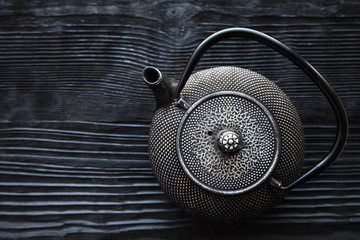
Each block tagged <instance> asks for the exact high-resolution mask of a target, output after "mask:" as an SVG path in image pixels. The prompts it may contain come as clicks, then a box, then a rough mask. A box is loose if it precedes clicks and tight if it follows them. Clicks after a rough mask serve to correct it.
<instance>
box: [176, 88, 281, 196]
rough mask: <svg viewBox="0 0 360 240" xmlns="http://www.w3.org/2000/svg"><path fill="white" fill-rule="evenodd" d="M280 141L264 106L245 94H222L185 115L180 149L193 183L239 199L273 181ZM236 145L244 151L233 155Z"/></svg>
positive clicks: (201, 103) (180, 135) (226, 92)
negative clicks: (253, 189) (257, 187)
mask: <svg viewBox="0 0 360 240" xmlns="http://www.w3.org/2000/svg"><path fill="white" fill-rule="evenodd" d="M236 135H238V136H239V137H237V136H236ZM240 136H241V138H240ZM240 140H241V143H240ZM219 141H220V142H219ZM236 141H237V142H236ZM279 141H280V137H279V131H278V128H277V125H276V122H275V120H274V119H273V117H272V115H271V114H270V112H269V111H267V109H266V108H265V107H264V106H263V105H262V104H261V103H259V102H258V101H256V99H253V98H250V97H249V96H247V95H245V94H241V93H237V92H232V91H221V92H217V93H215V94H210V95H208V96H206V97H205V98H202V99H200V100H199V101H197V102H196V103H194V104H193V105H192V106H191V108H190V109H189V110H187V112H186V113H185V115H184V117H183V119H182V121H181V123H180V126H179V130H178V134H177V139H176V144H177V146H176V147H177V153H178V158H179V160H180V163H181V165H182V167H183V168H184V171H185V172H186V173H187V175H188V176H189V177H190V178H191V179H192V180H193V181H194V182H195V183H197V184H198V185H199V186H202V187H204V188H205V189H207V190H209V191H213V192H215V193H219V194H238V193H241V192H245V191H249V190H250V189H252V188H254V187H256V186H257V185H259V184H260V183H261V182H263V181H264V180H265V179H266V177H267V176H269V174H270V173H271V171H272V170H273V167H274V166H275V164H276V161H277V158H278V155H279V147H280V142H279ZM229 142H230V143H231V144H230V143H229ZM219 144H220V147H219ZM235 144H236V146H239V145H240V144H241V145H242V148H241V150H239V151H237V152H233V153H231V151H230V150H234V146H235ZM231 148H232V149H231Z"/></svg>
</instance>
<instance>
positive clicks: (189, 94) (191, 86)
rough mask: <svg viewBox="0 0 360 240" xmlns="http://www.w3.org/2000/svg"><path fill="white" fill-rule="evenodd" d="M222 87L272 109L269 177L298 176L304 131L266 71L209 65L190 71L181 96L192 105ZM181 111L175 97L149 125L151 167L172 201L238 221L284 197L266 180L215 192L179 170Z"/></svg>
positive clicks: (189, 209)
mask: <svg viewBox="0 0 360 240" xmlns="http://www.w3.org/2000/svg"><path fill="white" fill-rule="evenodd" d="M220 91H235V92H240V93H242V94H246V95H249V96H251V97H253V98H255V99H256V100H257V101H259V102H261V103H262V104H263V105H264V106H265V107H266V108H267V109H268V110H269V111H270V112H271V115H272V116H273V117H274V119H275V120H276V123H277V126H278V129H279V130H280V136H281V150H280V156H279V159H278V161H277V164H276V166H275V168H274V170H273V172H272V174H271V176H272V177H274V178H276V179H278V180H280V181H281V182H282V183H283V184H284V185H287V184H289V183H290V182H292V181H293V180H294V179H296V177H297V176H298V174H299V171H300V168H301V165H302V161H303V157H304V136H303V130H302V127H301V121H300V118H299V116H298V114H297V112H296V109H295V107H294V106H293V105H292V104H291V102H290V100H289V98H288V97H287V96H286V95H285V94H284V93H283V92H282V91H281V90H280V88H278V87H277V86H276V85H275V84H274V83H272V82H271V81H270V80H268V79H267V78H265V77H264V76H262V75H260V74H258V73H255V72H252V71H250V70H246V69H242V68H237V67H219V68H212V69H207V70H204V71H200V72H198V73H195V74H193V75H191V77H190V78H189V80H188V82H187V83H186V85H185V87H184V89H183V90H182V97H183V98H185V99H186V100H187V101H188V102H189V103H190V104H193V103H195V102H197V101H198V100H199V99H201V98H203V97H205V96H207V95H209V94H213V93H216V92H220ZM209 110H210V109H209ZM185 112H186V111H185V110H184V109H182V108H179V107H178V106H176V104H175V103H174V102H173V103H172V104H171V105H169V106H167V107H164V108H161V109H159V110H158V111H157V112H156V114H155V116H154V119H153V122H152V125H151V129H150V141H149V153H150V159H151V163H152V167H153V171H154V173H155V175H156V177H157V179H158V181H159V183H160V185H161V187H162V188H163V190H164V191H165V192H166V193H167V195H168V196H169V197H170V199H171V200H173V201H174V202H175V203H176V204H177V205H179V206H180V207H182V208H183V209H184V210H185V211H186V212H188V213H190V214H193V215H195V216H199V217H201V218H203V219H205V220H210V221H223V222H237V221H241V220H243V219H245V218H248V217H253V216H257V215H260V214H262V213H263V212H265V211H267V210H269V209H271V208H273V207H275V205H276V204H278V203H279V202H280V201H281V200H282V199H283V198H284V196H285V193H283V192H281V191H278V190H276V189H274V188H273V187H272V186H271V185H270V184H269V183H268V182H267V181H265V182H263V183H262V184H261V185H259V186H258V187H256V188H254V189H252V190H250V191H247V192H244V193H240V194H237V195H223V194H217V193H213V192H211V191H208V190H206V189H204V188H203V187H201V186H199V185H198V184H196V183H194V181H192V180H191V179H190V178H189V177H188V175H187V174H186V173H185V171H184V170H183V168H182V166H181V164H180V161H179V159H178V156H177V151H176V136H177V131H178V128H179V126H180V122H181V120H182V118H183V116H184V114H185Z"/></svg>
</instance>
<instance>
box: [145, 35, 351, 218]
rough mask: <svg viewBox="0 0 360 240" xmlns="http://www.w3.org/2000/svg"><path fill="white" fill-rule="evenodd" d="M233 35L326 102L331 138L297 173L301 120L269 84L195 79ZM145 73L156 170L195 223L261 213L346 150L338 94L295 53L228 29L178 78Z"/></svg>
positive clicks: (229, 77)
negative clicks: (274, 55)
mask: <svg viewBox="0 0 360 240" xmlns="http://www.w3.org/2000/svg"><path fill="white" fill-rule="evenodd" d="M233 36H239V37H245V38H249V39H252V40H256V41H258V42H260V43H262V44H265V45H266V46H268V47H270V48H272V49H274V50H276V51H277V52H279V53H280V54H282V55H283V56H285V57H286V58H288V59H289V60H291V61H292V62H293V63H294V64H295V65H297V66H298V67H299V68H300V69H302V70H303V71H304V72H305V73H306V74H307V75H308V77H309V78H310V79H312V80H313V81H314V82H315V83H316V84H317V86H318V87H319V89H320V90H321V91H322V92H323V94H324V95H325V96H326V98H327V100H328V101H329V102H330V105H331V107H332V109H333V111H334V113H335V116H336V120H337V133H336V139H335V141H334V144H333V146H332V148H331V150H330V151H329V153H328V154H327V156H326V157H325V158H324V159H323V160H321V161H320V162H319V163H318V164H317V165H315V166H314V167H312V168H311V169H310V170H308V171H307V172H306V173H305V174H303V175H302V176H299V174H300V170H301V167H302V163H303V161H304V152H305V148H304V133H303V128H302V123H301V120H300V117H299V114H298V113H297V111H296V109H295V107H294V105H293V104H292V103H291V101H290V99H289V98H288V97H287V96H286V94H285V93H284V92H283V91H282V90H281V89H280V88H279V87H278V86H277V85H276V84H275V83H273V82H272V81H270V80H269V79H268V78H266V77H264V76H262V75H261V74H259V73H256V72H254V71H250V70H248V69H244V68H241V67H233V66H220V67H215V68H210V69H205V70H202V71H199V72H196V73H192V72H193V70H194V68H195V66H196V65H197V63H198V61H199V60H200V58H201V57H202V55H203V54H204V53H205V52H206V51H207V50H208V49H209V48H210V47H211V46H212V45H214V44H216V43H217V42H219V41H220V40H222V39H224V38H229V37H233ZM142 75H143V79H144V81H145V83H146V84H147V85H148V86H149V87H150V88H151V89H152V91H153V93H154V97H155V101H156V107H157V110H156V113H155V116H154V118H153V120H152V123H151V127H150V133H149V155H150V160H151V166H152V169H153V172H154V173H155V176H156V178H157V180H158V182H159V184H160V186H161V188H162V189H163V190H164V191H165V193H166V194H167V195H168V197H169V198H170V199H171V200H172V201H173V202H175V203H176V204H177V205H178V206H179V207H181V208H182V209H183V210H184V211H185V212H187V213H189V214H192V215H194V216H197V217H200V218H201V219H204V220H208V221H216V222H228V223H234V222H239V221H243V220H245V219H247V218H250V217H255V216H259V215H261V214H263V213H264V212H266V211H268V210H270V209H272V208H274V207H275V206H276V205H277V204H279V203H280V202H281V201H282V200H283V199H284V197H285V196H286V194H287V193H288V191H289V190H291V189H293V188H294V187H296V186H298V185H299V184H301V183H303V182H305V181H307V180H308V179H310V178H312V177H313V176H315V175H317V174H319V173H320V172H322V171H323V170H324V169H325V168H326V167H327V166H329V164H330V163H331V162H333V161H334V160H335V159H336V158H337V157H338V156H339V155H340V154H341V152H342V149H343V148H344V145H345V142H346V138H347V134H348V120H347V115H346V112H345V109H344V106H343V104H342V102H341V101H340V99H339V98H338V96H337V95H336V93H335V91H334V90H333V89H332V87H331V86H330V85H329V84H328V82H327V81H326V80H325V79H324V78H323V77H322V76H321V74H320V73H319V72H318V71H317V70H316V69H315V68H314V67H313V66H311V65H310V64H309V63H308V62H307V61H306V60H304V58H302V57H301V56H300V55H298V54H297V53H296V52H295V51H294V50H292V49H290V48H289V47H287V46H286V45H284V44H283V43H281V42H279V41H277V40H276V39H274V38H272V37H270V36H268V35H266V34H264V33H261V32H259V31H256V30H252V29H248V28H228V29H224V30H221V31H219V32H216V33H214V34H213V35H211V36H210V37H208V38H207V39H205V40H204V41H203V42H202V43H201V44H200V45H199V46H198V47H197V48H196V49H195V51H194V53H193V54H192V56H191V58H190V59H189V62H188V63H187V66H186V67H185V70H184V73H183V75H182V77H181V79H180V81H177V80H175V79H173V78H167V77H166V76H165V75H163V74H162V73H161V72H160V71H159V70H158V69H157V68H155V67H151V66H150V67H146V68H145V69H144V70H143V73H142Z"/></svg>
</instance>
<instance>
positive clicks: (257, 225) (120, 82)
mask: <svg viewBox="0 0 360 240" xmlns="http://www.w3.org/2000/svg"><path fill="white" fill-rule="evenodd" d="M359 9H360V8H359V2H358V1H357V0H329V1H307V0H298V1H291V0H283V1H275V0H273V1H257V0H252V1H245V0H241V1H235V0H231V1H199V2H198V1H167V0H164V1H125V0H123V1H100V0H98V1H94V0H91V1H83V0H80V1H59V0H53V1H43V0H39V1H11V0H0V173H1V174H0V238H3V239H24V238H32V239H58V238H62V237H66V238H67V239H132V238H136V239H209V238H214V239H216V238H219V239H261V238H265V239H290V238H291V239H359V238H360V162H359V160H360V159H359V147H358V146H359V143H360V128H359V127H360V115H359V113H360V112H359V108H360V107H359V102H360V95H359V90H360V44H359V42H360V12H359ZM228 27H249V28H254V29H256V30H259V31H263V32H265V33H266V34H269V35H271V36H273V37H275V38H277V39H278V40H280V41H282V42H283V43H285V44H287V45H288V46H290V47H291V48H293V49H295V50H296V51H297V52H298V53H300V54H301V55H302V56H303V57H305V58H306V59H307V60H308V61H309V62H310V63H311V64H313V66H314V67H315V68H317V69H318V71H319V72H320V73H321V74H322V75H323V76H324V77H325V78H326V79H327V80H328V81H329V83H330V84H331V85H332V86H333V88H334V89H335V90H336V92H337V93H338V95H339V96H340V98H341V99H342V101H343V103H344V105H345V107H346V109H347V112H348V116H349V121H350V135H349V140H348V143H347V146H346V148H345V150H344V152H343V154H342V155H341V157H340V158H339V159H338V160H337V161H336V162H334V163H333V164H332V165H331V167H330V168H328V169H327V170H326V171H324V172H323V173H322V174H321V175H319V176H318V177H315V178H313V179H312V180H311V181H309V182H307V183H306V184H303V185H301V186H299V187H298V188H296V189H294V190H293V191H292V192H291V193H290V194H289V195H288V196H287V198H286V199H285V200H284V201H283V202H282V203H281V204H280V205H278V206H277V208H275V209H273V210H271V211H270V212H269V213H267V214H265V215H264V216H261V217H259V218H255V219H251V220H248V221H246V222H244V223H241V224H234V225H227V224H209V223H204V222H200V221H198V220H196V219H194V218H192V217H190V216H187V215H185V214H184V213H183V212H182V210H181V209H179V208H178V207H176V206H175V205H174V204H172V203H171V202H170V201H169V200H168V198H167V197H166V195H165V194H164V193H163V191H162V190H161V189H160V188H159V186H158V184H157V182H156V179H155V178H154V176H153V174H152V171H151V167H150V162H149V156H148V152H147V147H148V144H147V142H148V131H149V126H150V123H151V119H152V116H153V114H154V111H155V102H154V99H153V96H152V93H151V91H150V89H148V87H147V86H146V85H145V84H144V83H143V81H142V77H141V71H142V69H143V68H144V67H145V66H148V65H152V66H156V67H158V68H159V69H160V70H161V71H162V72H163V73H165V74H166V75H168V76H171V77H174V78H180V76H181V74H182V71H183V69H184V67H185V65H186V62H187V60H188V58H189V57H190V55H191V53H192V51H193V50H194V48H195V47H196V46H197V45H198V44H199V43H200V42H201V41H202V40H203V39H204V38H206V37H207V36H208V35H210V34H212V33H214V32H215V31H217V30H220V29H223V28H228ZM215 66H241V67H244V68H248V69H251V70H253V71H257V72H259V73H261V74H263V75H265V76H267V77H268V78H270V79H271V80H272V81H274V82H275V83H277V84H278V85H279V86H280V87H281V88H282V89H283V90H284V91H285V92H286V93H287V94H288V96H289V97H290V98H291V99H292V101H293V103H294V105H295V106H296V107H297V109H298V111H299V114H300V115H301V119H302V121H303V124H304V130H305V141H306V149H307V150H306V160H305V164H304V171H305V170H306V169H308V168H309V167H310V166H312V165H314V164H315V163H316V162H318V161H319V160H320V159H321V158H322V157H324V156H325V155H326V154H327V152H328V150H329V149H330V147H331V145H332V141H333V139H334V136H335V128H336V125H335V120H334V116H333V113H332V110H331V108H330V106H329V104H328V102H327V100H326V99H325V97H324V96H323V95H322V93H321V92H320V91H319V90H318V88H317V87H316V85H315V84H313V83H312V82H311V80H309V79H308V78H307V76H306V75H305V74H304V73H302V72H301V70H299V69H298V68H297V67H295V66H294V65H292V64H291V63H290V62H289V61H288V60H286V59H285V58H284V57H281V56H279V55H278V54H277V53H275V52H274V51H272V50H270V49H268V48H267V47H264V46H262V45H260V44H258V43H256V42H254V41H248V40H244V39H241V38H232V39H228V40H226V41H222V42H221V43H219V44H218V45H217V46H215V47H213V48H212V49H211V50H210V51H209V52H208V53H206V54H205V56H204V58H203V59H202V60H201V63H200V65H199V66H198V68H197V69H196V70H200V69H206V68H209V67H215Z"/></svg>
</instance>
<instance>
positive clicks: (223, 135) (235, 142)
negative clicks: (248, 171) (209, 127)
mask: <svg viewBox="0 0 360 240" xmlns="http://www.w3.org/2000/svg"><path fill="white" fill-rule="evenodd" d="M208 134H209V135H212V131H209V132H208ZM242 145H243V143H242V139H241V135H240V134H239V133H237V132H235V131H234V130H223V131H221V132H220V133H219V134H218V136H217V146H218V148H219V150H220V151H222V152H223V153H228V154H233V153H237V152H239V151H240V150H241V148H242Z"/></svg>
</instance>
